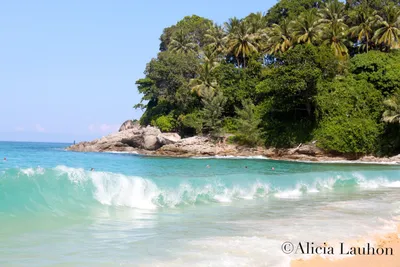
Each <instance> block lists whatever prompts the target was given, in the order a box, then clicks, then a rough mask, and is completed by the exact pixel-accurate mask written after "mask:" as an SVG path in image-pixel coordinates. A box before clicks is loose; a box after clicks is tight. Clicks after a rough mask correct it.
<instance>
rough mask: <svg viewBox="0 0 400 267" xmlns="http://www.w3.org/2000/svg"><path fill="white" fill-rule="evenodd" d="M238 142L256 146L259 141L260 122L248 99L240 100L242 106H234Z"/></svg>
mask: <svg viewBox="0 0 400 267" xmlns="http://www.w3.org/2000/svg"><path fill="white" fill-rule="evenodd" d="M236 114H237V116H238V118H237V125H238V133H237V134H236V137H237V140H238V141H239V143H241V144H244V145H249V146H256V145H258V144H260V142H261V132H260V129H259V128H258V126H259V125H260V123H261V120H260V118H259V116H258V115H257V114H256V113H255V106H254V104H253V103H252V102H251V100H249V99H245V100H243V101H242V108H241V109H239V108H236Z"/></svg>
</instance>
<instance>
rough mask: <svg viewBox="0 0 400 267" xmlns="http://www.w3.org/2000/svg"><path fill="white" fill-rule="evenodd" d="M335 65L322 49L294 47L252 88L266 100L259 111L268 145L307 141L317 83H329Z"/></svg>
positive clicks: (312, 120) (333, 58)
mask: <svg viewBox="0 0 400 267" xmlns="http://www.w3.org/2000/svg"><path fill="white" fill-rule="evenodd" d="M337 66H338V64H337V60H336V58H335V56H334V55H333V52H332V50H331V49H329V48H327V47H325V46H321V47H315V46H312V45H301V46H296V47H295V48H293V49H292V50H290V51H288V52H287V53H285V54H284V55H282V56H281V57H280V58H278V59H277V60H276V62H275V63H274V66H273V68H272V69H271V70H270V71H269V72H267V73H266V76H265V79H264V80H263V81H262V82H260V83H259V84H258V85H257V87H256V88H257V92H258V94H259V98H265V99H266V100H264V101H263V103H262V104H261V105H260V106H259V109H260V114H261V116H262V119H263V123H262V127H263V129H264V132H266V143H267V144H268V145H275V146H285V147H288V146H292V145H295V144H296V142H304V141H307V140H308V139H310V138H311V137H310V135H311V132H312V131H313V127H314V125H315V123H314V120H315V116H314V110H315V96H316V95H317V86H318V83H319V82H320V81H321V80H331V79H332V78H333V77H334V75H335V73H336V72H337Z"/></svg>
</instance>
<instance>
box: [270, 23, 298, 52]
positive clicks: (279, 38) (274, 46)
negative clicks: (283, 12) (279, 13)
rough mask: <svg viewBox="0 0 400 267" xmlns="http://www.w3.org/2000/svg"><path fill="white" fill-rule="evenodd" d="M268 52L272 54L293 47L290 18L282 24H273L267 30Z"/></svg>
mask: <svg viewBox="0 0 400 267" xmlns="http://www.w3.org/2000/svg"><path fill="white" fill-rule="evenodd" d="M266 35H267V36H268V38H267V42H266V44H265V48H266V52H267V53H268V54H271V55H276V54H279V53H283V52H286V51H287V50H289V49H290V48H292V45H293V40H292V36H291V34H290V31H289V20H287V19H284V20H283V21H282V23H281V24H280V25H278V24H273V25H272V27H271V28H269V29H268V30H267V33H266Z"/></svg>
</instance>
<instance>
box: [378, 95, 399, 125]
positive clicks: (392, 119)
mask: <svg viewBox="0 0 400 267" xmlns="http://www.w3.org/2000/svg"><path fill="white" fill-rule="evenodd" d="M383 104H384V105H385V112H383V115H382V120H383V121H384V122H388V123H400V90H399V91H397V92H396V93H395V94H394V95H393V96H391V97H389V98H388V99H386V100H385V101H384V102H383Z"/></svg>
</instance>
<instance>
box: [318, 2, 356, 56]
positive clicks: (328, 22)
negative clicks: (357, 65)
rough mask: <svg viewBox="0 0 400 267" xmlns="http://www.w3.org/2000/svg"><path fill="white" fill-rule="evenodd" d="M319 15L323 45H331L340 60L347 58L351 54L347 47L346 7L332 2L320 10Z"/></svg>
mask: <svg viewBox="0 0 400 267" xmlns="http://www.w3.org/2000/svg"><path fill="white" fill-rule="evenodd" d="M319 15H320V17H321V19H320V20H319V22H320V23H321V27H322V28H321V31H322V40H323V43H324V44H327V45H330V46H331V47H332V49H333V50H334V52H335V55H336V56H337V57H338V58H340V59H345V58H347V56H348V53H349V52H348V49H347V46H346V44H347V43H348V40H347V38H346V35H347V30H348V26H347V24H346V23H345V19H346V17H345V9H344V5H343V4H342V3H340V2H339V1H338V0H331V1H329V2H327V3H326V4H325V6H324V7H323V8H322V9H321V10H320V13H319Z"/></svg>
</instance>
